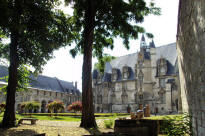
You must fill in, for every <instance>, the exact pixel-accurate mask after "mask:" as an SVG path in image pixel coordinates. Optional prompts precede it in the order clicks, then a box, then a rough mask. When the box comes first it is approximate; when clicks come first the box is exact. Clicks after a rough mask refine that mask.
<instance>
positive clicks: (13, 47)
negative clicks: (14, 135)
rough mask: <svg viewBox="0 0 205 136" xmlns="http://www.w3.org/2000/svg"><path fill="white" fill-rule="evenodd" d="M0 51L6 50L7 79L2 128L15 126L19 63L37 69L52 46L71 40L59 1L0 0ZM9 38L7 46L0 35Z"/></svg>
mask: <svg viewBox="0 0 205 136" xmlns="http://www.w3.org/2000/svg"><path fill="white" fill-rule="evenodd" d="M0 3H1V5H0V13H3V14H1V15H0V36H1V37H0V43H1V44H0V46H1V47H0V52H2V50H3V49H4V50H5V49H6V51H7V52H8V53H9V54H8V58H9V62H10V66H9V79H8V87H7V99H6V110H5V113H4V118H3V127H11V126H15V112H14V104H15V92H16V88H17V86H18V79H17V77H18V73H20V71H19V70H18V68H19V66H20V65H23V64H28V65H31V66H33V67H34V68H35V70H36V71H37V72H41V71H42V66H43V65H44V64H46V62H47V61H48V60H49V59H50V58H52V55H53V54H52V53H53V51H54V50H55V49H58V48H60V47H62V46H66V45H67V44H68V43H70V42H71V39H74V35H73V34H72V33H71V32H72V30H71V28H72V27H71V26H70V25H71V23H70V21H71V18H68V17H67V16H66V15H65V14H64V13H63V12H62V11H60V10H57V9H56V6H58V5H59V4H60V3H59V1H58V0H0ZM4 37H8V38H9V39H10V43H9V44H8V47H7V46H6V45H4V43H3V42H2V38H4Z"/></svg>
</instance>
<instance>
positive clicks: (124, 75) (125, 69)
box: [123, 66, 129, 79]
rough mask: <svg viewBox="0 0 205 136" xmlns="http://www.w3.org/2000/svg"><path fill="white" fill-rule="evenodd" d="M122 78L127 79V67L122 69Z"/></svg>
mask: <svg viewBox="0 0 205 136" xmlns="http://www.w3.org/2000/svg"><path fill="white" fill-rule="evenodd" d="M123 78H124V79H128V78H129V69H128V67H127V66H125V67H123Z"/></svg>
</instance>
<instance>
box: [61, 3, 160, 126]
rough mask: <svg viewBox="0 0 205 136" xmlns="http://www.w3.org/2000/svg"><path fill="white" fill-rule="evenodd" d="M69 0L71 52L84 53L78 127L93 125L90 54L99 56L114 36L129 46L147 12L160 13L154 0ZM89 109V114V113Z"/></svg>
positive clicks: (73, 53)
mask: <svg viewBox="0 0 205 136" xmlns="http://www.w3.org/2000/svg"><path fill="white" fill-rule="evenodd" d="M65 2H66V3H67V4H70V3H72V7H73V9H74V12H73V17H72V19H73V25H72V27H73V31H74V33H75V34H76V37H77V38H76V39H75V42H76V46H75V48H74V49H72V50H71V51H70V52H71V54H72V56H73V57H75V56H76V55H77V53H83V54H84V58H83V59H84V60H83V74H82V79H83V80H82V91H83V93H82V96H83V97H82V104H83V109H82V122H81V125H80V126H81V127H85V128H92V127H96V126H97V125H96V122H95V118H94V113H93V106H92V105H93V99H92V97H93V96H92V95H93V94H92V77H91V69H92V56H93V55H94V56H95V57H98V58H102V56H103V51H104V48H110V49H113V47H114V45H113V43H114V42H113V38H116V37H120V38H122V39H123V44H124V46H125V47H126V48H127V49H129V39H137V38H138V34H139V33H144V32H145V30H144V28H143V27H141V26H140V25H138V24H139V23H142V22H143V20H144V16H147V15H149V14H155V15H159V14H160V9H159V8H156V7H155V4H154V3H153V2H151V3H150V5H149V6H147V5H146V2H145V1H144V0H128V1H125V0H65ZM88 113H89V114H88Z"/></svg>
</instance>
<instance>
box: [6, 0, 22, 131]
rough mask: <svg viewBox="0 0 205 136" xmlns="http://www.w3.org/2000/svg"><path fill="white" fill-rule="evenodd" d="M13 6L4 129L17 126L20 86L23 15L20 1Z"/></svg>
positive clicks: (16, 1) (16, 0)
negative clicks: (20, 26) (20, 30)
mask: <svg viewBox="0 0 205 136" xmlns="http://www.w3.org/2000/svg"><path fill="white" fill-rule="evenodd" d="M11 5H13V16H12V24H11V27H10V30H11V35H10V37H11V43H10V66H9V80H8V86H7V95H6V110H5V112H4V117H3V123H2V125H3V127H14V126H15V125H16V117H15V95H16V88H17V84H18V67H19V59H18V53H17V52H18V51H17V49H18V44H19V43H18V42H19V41H18V40H19V31H18V29H19V28H18V27H19V22H20V21H19V20H20V15H21V13H20V12H21V11H20V10H21V7H20V1H19V0H15V1H13V3H12V4H11Z"/></svg>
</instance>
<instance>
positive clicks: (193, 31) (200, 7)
mask: <svg viewBox="0 0 205 136" xmlns="http://www.w3.org/2000/svg"><path fill="white" fill-rule="evenodd" d="M204 11H205V1H204V0H198V1H192V0H186V1H184V0H180V1H179V13H178V29H177V52H178V64H179V77H180V86H181V98H182V109H183V112H189V113H190V114H191V115H192V118H193V119H192V125H193V135H194V136H204V135H205V127H204V126H203V125H201V123H202V120H203V121H204V120H205V117H204V116H203V114H204V113H203V112H202V111H205V107H204V105H205V101H204V95H205V90H204V88H205V84H204V81H205V74H204V73H205V68H204V67H205V54H204V52H205V48H204V45H205V33H204V30H205V29H204V26H205V12H204ZM203 124H204V123H203Z"/></svg>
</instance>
